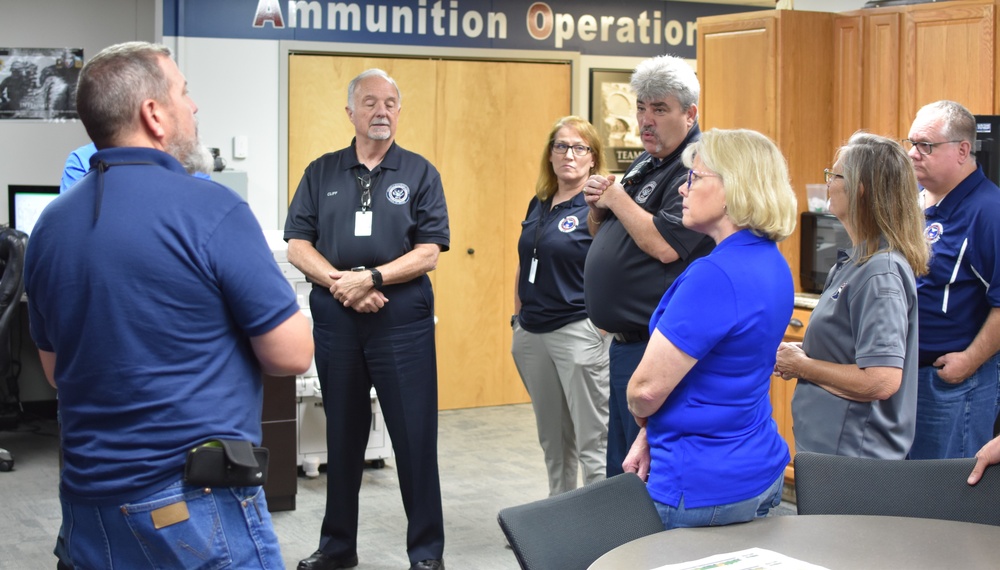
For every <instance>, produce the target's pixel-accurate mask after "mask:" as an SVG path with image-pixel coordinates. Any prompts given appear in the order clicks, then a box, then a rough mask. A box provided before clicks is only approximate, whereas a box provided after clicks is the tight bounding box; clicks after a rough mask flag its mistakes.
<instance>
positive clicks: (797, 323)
mask: <svg viewBox="0 0 1000 570" xmlns="http://www.w3.org/2000/svg"><path fill="white" fill-rule="evenodd" d="M788 326H790V327H795V328H797V329H800V328H802V321H800V320H799V319H796V318H794V317H792V320H790V321H788Z"/></svg>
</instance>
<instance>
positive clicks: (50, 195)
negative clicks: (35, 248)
mask: <svg viewBox="0 0 1000 570" xmlns="http://www.w3.org/2000/svg"><path fill="white" fill-rule="evenodd" d="M58 196H59V187H58V186H25V185H19V184H11V185H9V186H7V207H8V210H7V211H8V212H10V227H12V228H14V229H15V230H20V231H22V232H24V233H26V234H28V235H29V236H30V235H31V230H32V228H34V227H35V222H37V221H38V216H40V215H41V213H42V210H44V209H45V206H48V205H49V202H51V201H52V200H55V199H56V197H58Z"/></svg>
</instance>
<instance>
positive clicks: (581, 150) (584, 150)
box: [552, 142, 590, 156]
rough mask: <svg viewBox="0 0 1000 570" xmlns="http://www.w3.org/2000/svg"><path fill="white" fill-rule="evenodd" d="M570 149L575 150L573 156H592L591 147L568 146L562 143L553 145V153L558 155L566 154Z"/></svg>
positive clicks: (580, 145)
mask: <svg viewBox="0 0 1000 570" xmlns="http://www.w3.org/2000/svg"><path fill="white" fill-rule="evenodd" d="M569 149H573V156H587V155H588V154H590V147H589V146H586V145H582V144H566V143H560V142H554V143H552V152H554V153H556V154H566V153H567V152H569Z"/></svg>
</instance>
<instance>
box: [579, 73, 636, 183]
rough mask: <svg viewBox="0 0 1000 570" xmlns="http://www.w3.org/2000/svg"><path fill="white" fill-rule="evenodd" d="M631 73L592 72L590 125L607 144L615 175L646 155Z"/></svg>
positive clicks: (607, 161)
mask: <svg viewBox="0 0 1000 570" xmlns="http://www.w3.org/2000/svg"><path fill="white" fill-rule="evenodd" d="M631 77H632V72H631V71H623V70H620V69H591V70H590V122H591V123H592V124H593V125H594V128H596V129H597V132H598V134H599V135H600V136H601V142H603V143H604V162H605V164H606V165H607V168H608V170H609V171H611V172H616V173H618V172H625V169H626V168H628V165H629V164H631V163H632V161H633V160H635V158H636V157H637V156H639V154H641V153H642V151H643V148H642V141H641V140H640V139H639V130H638V124H637V122H636V118H635V113H636V106H635V94H634V93H632V88H631V87H629V79H630V78H631Z"/></svg>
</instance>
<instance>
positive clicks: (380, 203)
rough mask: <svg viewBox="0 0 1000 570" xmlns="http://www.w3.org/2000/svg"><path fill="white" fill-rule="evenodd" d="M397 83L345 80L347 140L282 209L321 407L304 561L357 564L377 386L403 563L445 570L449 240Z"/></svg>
mask: <svg viewBox="0 0 1000 570" xmlns="http://www.w3.org/2000/svg"><path fill="white" fill-rule="evenodd" d="M401 100H402V98H401V95H400V92H399V89H398V88H397V86H396V82H395V81H393V80H392V78H391V77H389V76H388V75H386V73H385V72H384V71H382V70H380V69H369V70H368V71H365V72H364V73H362V74H360V75H358V76H357V77H355V78H354V79H353V80H352V81H351V83H350V84H349V85H348V87H347V102H348V104H347V115H348V117H349V118H350V119H351V122H352V123H353V124H354V129H355V138H354V141H352V142H351V146H349V147H347V148H345V149H342V150H339V151H337V152H333V153H329V154H326V155H323V156H321V157H320V158H318V159H316V160H315V161H313V163H312V164H310V165H309V166H308V167H307V168H306V171H305V174H304V175H303V176H302V181H301V182H300V183H299V187H298V190H296V192H295V197H294V198H293V200H292V203H291V205H290V206H289V208H288V219H287V220H286V222H285V239H286V240H287V241H288V260H289V261H290V262H291V263H292V264H293V265H295V266H296V267H297V268H299V270H301V271H302V273H304V274H305V275H306V276H307V277H308V278H309V280H310V281H311V282H312V283H313V289H312V293H311V294H310V295H309V306H310V309H311V311H312V316H313V336H314V339H315V341H316V369H317V372H318V373H319V381H320V387H321V388H322V391H323V407H324V409H325V411H326V442H327V459H328V461H327V493H326V515H325V516H324V518H323V526H322V529H321V532H320V540H319V549H318V550H316V552H314V553H313V554H312V555H311V556H309V557H308V558H306V559H304V560H302V561H301V562H299V565H298V568H299V570H330V569H333V568H353V567H354V566H357V564H358V555H357V542H358V492H359V490H360V488H361V472H362V469H363V468H364V456H365V446H366V445H367V442H368V432H369V427H368V426H369V425H371V421H372V420H371V413H372V410H371V399H370V395H369V392H370V390H371V387H372V385H374V386H375V390H376V391H377V392H378V397H379V403H380V405H381V406H382V412H383V414H384V415H385V423H386V427H387V428H388V430H389V435H390V436H391V437H392V443H393V450H394V451H395V454H396V467H397V469H398V473H399V487H400V492H401V493H402V496H403V506H404V508H405V510H406V515H407V518H408V523H409V524H408V528H407V534H406V549H407V554H408V555H409V558H410V563H411V564H412V568H415V569H421V570H423V569H439V568H444V563H443V562H442V556H443V552H444V520H443V515H442V510H441V483H440V479H439V477H438V463H437V364H436V360H435V346H434V303H433V299H434V295H433V292H432V291H431V284H430V279H428V277H427V272H428V271H431V270H432V269H434V267H435V266H436V265H437V259H438V254H439V253H441V252H442V251H447V250H448V245H449V233H448V210H447V208H446V206H445V200H444V190H443V188H442V187H441V177H440V175H439V174H438V171H437V169H435V168H434V166H433V165H431V163H429V162H428V161H427V160H426V159H424V158H423V157H422V156H420V155H418V154H415V153H412V152H409V151H407V150H403V149H402V148H401V147H400V146H398V145H397V144H396V143H395V142H394V138H395V134H396V121H397V119H398V118H399V110H400V108H401Z"/></svg>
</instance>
